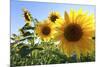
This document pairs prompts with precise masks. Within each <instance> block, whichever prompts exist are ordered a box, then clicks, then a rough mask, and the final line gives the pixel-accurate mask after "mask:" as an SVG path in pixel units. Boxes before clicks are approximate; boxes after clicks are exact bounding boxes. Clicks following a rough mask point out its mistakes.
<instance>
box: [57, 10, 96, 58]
mask: <svg viewBox="0 0 100 67" xmlns="http://www.w3.org/2000/svg"><path fill="white" fill-rule="evenodd" d="M94 22H95V20H94V16H93V15H88V14H87V13H86V12H85V13H84V12H83V11H82V9H80V10H78V11H75V10H71V11H70V13H69V14H68V13H67V12H65V14H64V19H57V21H56V22H55V23H56V24H57V31H58V33H57V35H56V39H57V40H58V41H60V44H59V45H58V47H59V48H60V49H61V51H62V52H64V53H65V54H66V55H67V56H68V57H69V56H72V55H73V54H74V53H76V55H77V58H80V55H81V54H83V55H85V56H86V55H87V54H91V53H92V52H93V51H94V48H95V47H94V44H95V43H94V40H92V37H93V36H94V31H95V29H94V28H95V25H94Z"/></svg>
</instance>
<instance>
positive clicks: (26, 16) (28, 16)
mask: <svg viewBox="0 0 100 67" xmlns="http://www.w3.org/2000/svg"><path fill="white" fill-rule="evenodd" d="M23 12H24V13H23V15H24V19H25V22H26V23H28V24H29V25H30V24H31V22H32V16H31V14H30V12H29V11H28V10H27V9H25V8H23Z"/></svg>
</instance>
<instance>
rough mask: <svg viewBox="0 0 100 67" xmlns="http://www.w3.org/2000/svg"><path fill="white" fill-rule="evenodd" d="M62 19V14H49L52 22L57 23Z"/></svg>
mask: <svg viewBox="0 0 100 67" xmlns="http://www.w3.org/2000/svg"><path fill="white" fill-rule="evenodd" d="M59 18H60V14H59V12H50V14H49V17H48V19H49V20H50V21H51V22H55V21H56V20H57V19H59Z"/></svg>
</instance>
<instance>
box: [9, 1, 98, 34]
mask: <svg viewBox="0 0 100 67" xmlns="http://www.w3.org/2000/svg"><path fill="white" fill-rule="evenodd" d="M22 8H26V9H28V10H29V12H30V13H31V14H32V16H33V17H35V18H37V19H38V20H39V21H42V20H45V19H46V18H47V17H48V14H49V12H51V11H58V12H60V14H61V16H63V14H64V11H67V12H69V11H70V9H71V8H72V9H75V10H78V9H80V8H82V9H83V11H88V12H89V14H92V13H94V15H95V11H96V8H95V6H93V5H74V4H67V3H46V2H45V3H44V2H27V1H18V0H11V34H12V33H18V29H19V28H21V27H22V26H24V24H25V21H24V18H23V12H22Z"/></svg>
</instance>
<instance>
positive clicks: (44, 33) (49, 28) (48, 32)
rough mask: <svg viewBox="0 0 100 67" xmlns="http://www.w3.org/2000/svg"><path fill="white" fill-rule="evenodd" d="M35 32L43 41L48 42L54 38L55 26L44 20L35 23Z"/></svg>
mask: <svg viewBox="0 0 100 67" xmlns="http://www.w3.org/2000/svg"><path fill="white" fill-rule="evenodd" d="M35 32H36V34H37V35H38V36H39V37H40V38H41V39H43V40H44V41H49V40H50V39H51V38H53V37H54V33H55V26H54V24H53V23H52V22H51V21H49V20H45V21H44V22H40V23H37V25H36V28H35Z"/></svg>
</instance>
